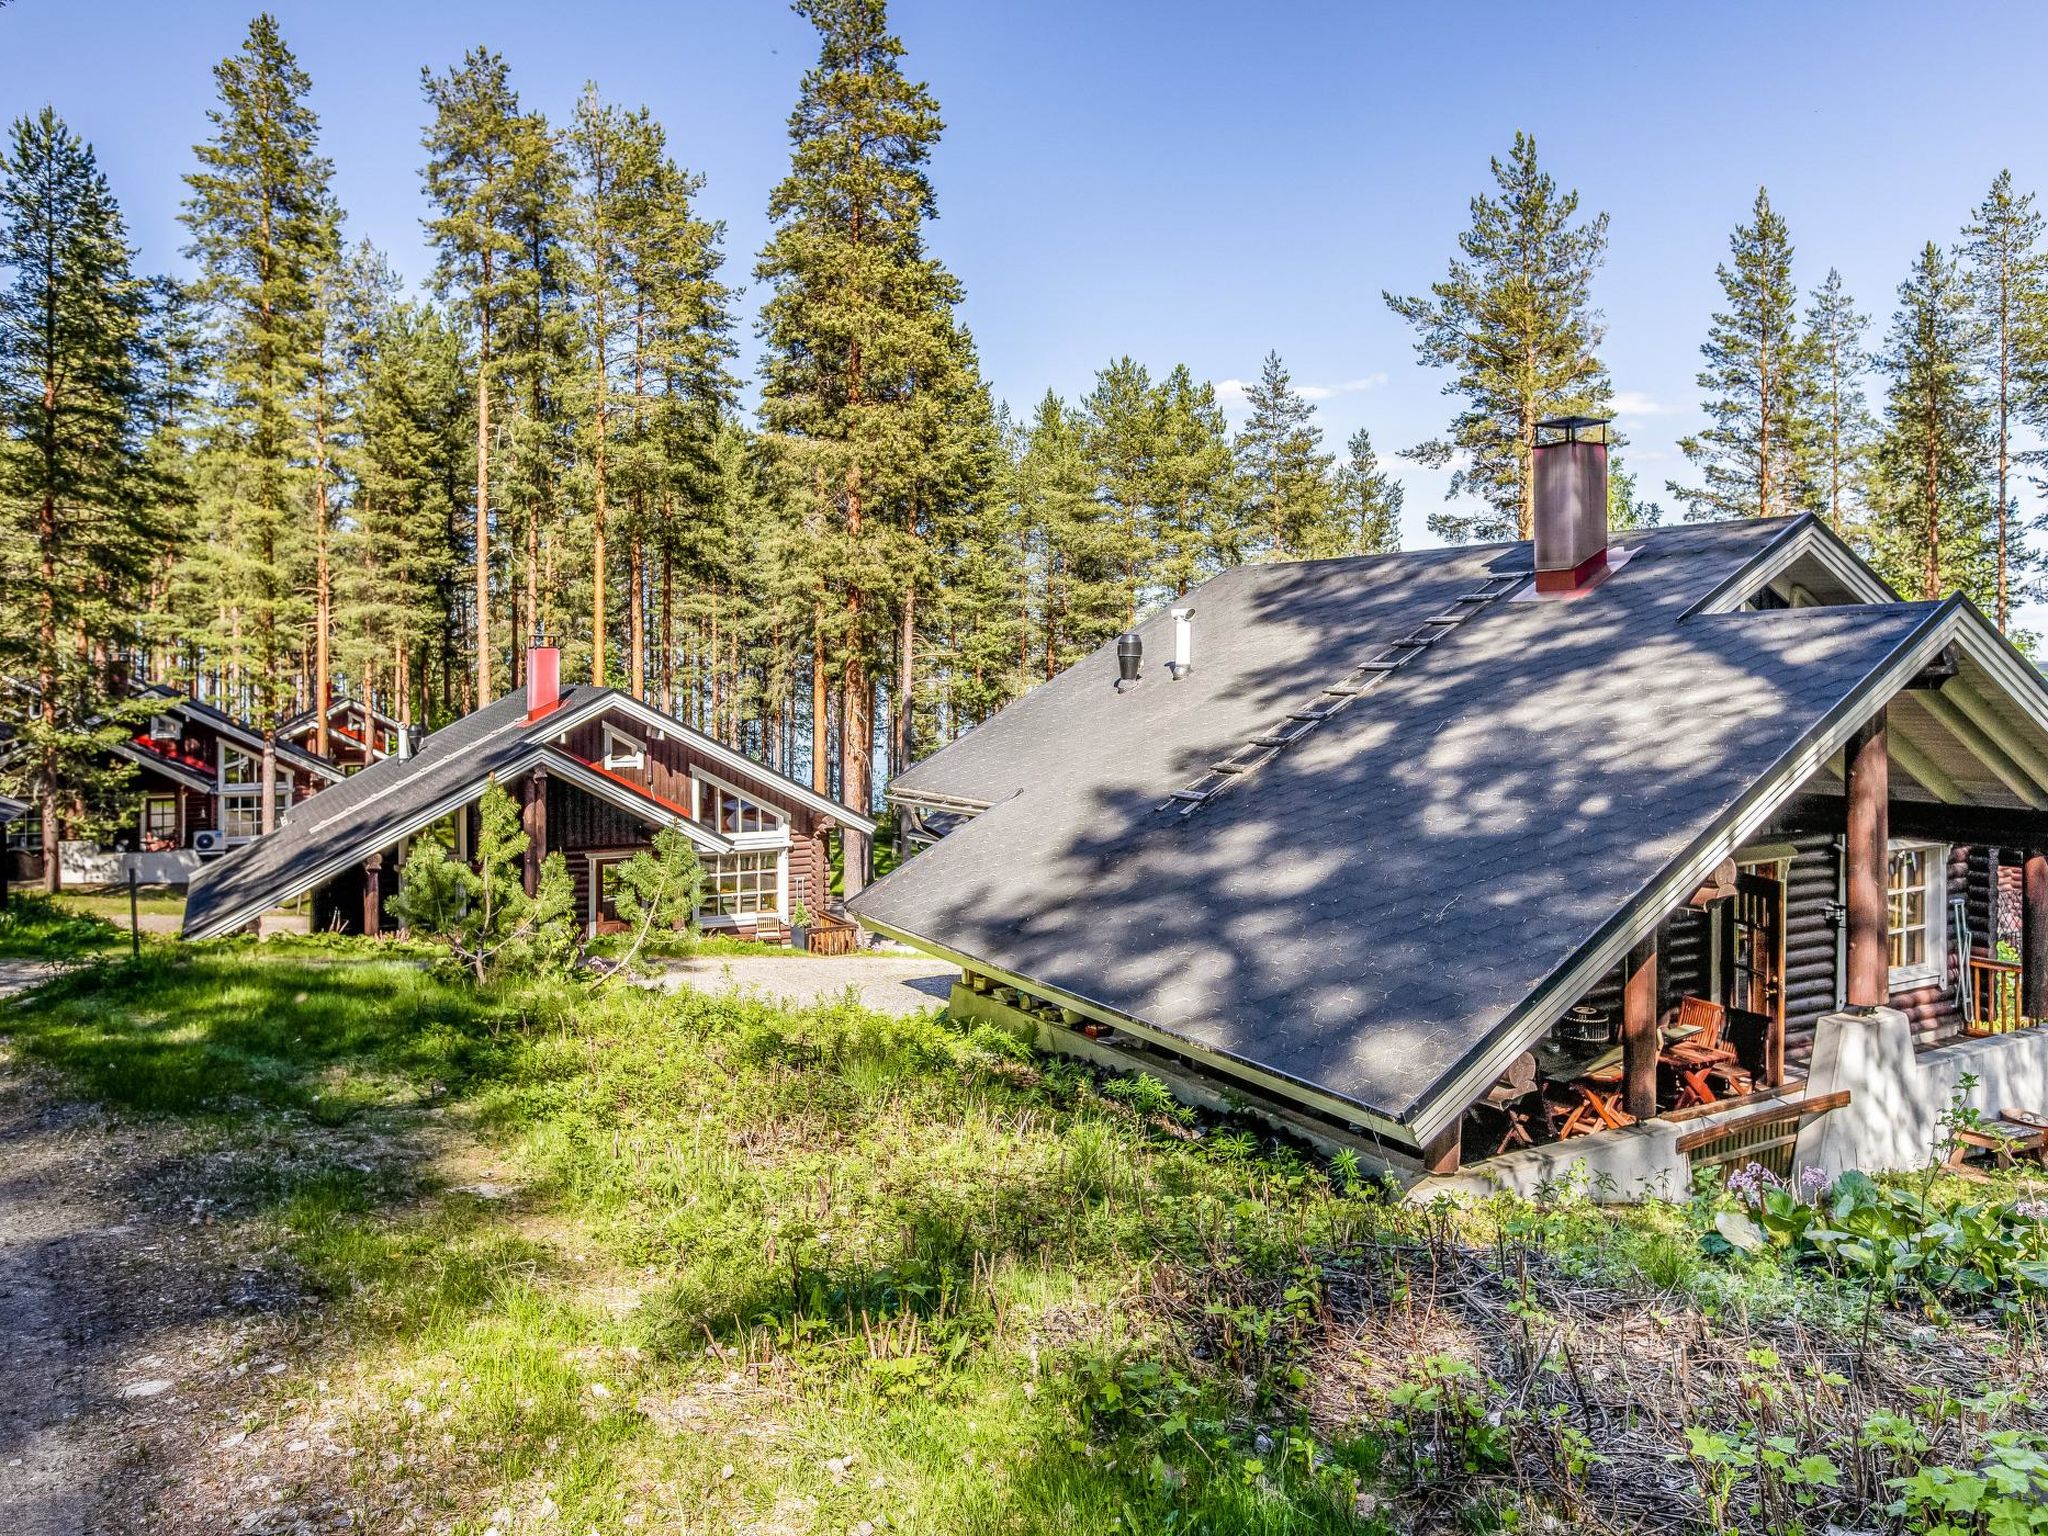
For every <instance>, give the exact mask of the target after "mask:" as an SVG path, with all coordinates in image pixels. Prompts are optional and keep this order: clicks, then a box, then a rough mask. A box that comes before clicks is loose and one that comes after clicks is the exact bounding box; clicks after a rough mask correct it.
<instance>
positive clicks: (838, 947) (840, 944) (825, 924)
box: [804, 917, 860, 955]
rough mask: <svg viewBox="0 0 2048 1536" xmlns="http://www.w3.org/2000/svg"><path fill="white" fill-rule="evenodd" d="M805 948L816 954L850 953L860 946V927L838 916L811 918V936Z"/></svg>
mask: <svg viewBox="0 0 2048 1536" xmlns="http://www.w3.org/2000/svg"><path fill="white" fill-rule="evenodd" d="M804 948H805V949H807V950H809V951H810V952H811V953H812V954H814V955H850V954H853V953H855V952H856V951H857V950H859V948H860V929H859V928H857V927H855V926H854V925H853V924H852V923H842V922H841V921H839V919H838V918H836V917H815V918H812V919H811V932H810V937H809V939H808V940H807V941H806V943H805V944H804Z"/></svg>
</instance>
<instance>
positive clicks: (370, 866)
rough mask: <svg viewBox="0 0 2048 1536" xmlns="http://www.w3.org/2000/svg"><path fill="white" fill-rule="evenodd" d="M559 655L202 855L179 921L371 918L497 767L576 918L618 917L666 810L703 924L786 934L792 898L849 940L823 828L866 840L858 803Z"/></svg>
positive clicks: (197, 929) (190, 926) (828, 937)
mask: <svg viewBox="0 0 2048 1536" xmlns="http://www.w3.org/2000/svg"><path fill="white" fill-rule="evenodd" d="M559 664H560V663H559V656H558V653H557V652H556V651H555V649H554V648H553V647H552V646H538V647H536V648H535V649H534V651H533V652H532V653H531V654H530V656H529V658H528V667H527V677H528V683H527V687H526V688H525V690H523V691H520V692H515V693H510V694H507V695H505V696H504V697H502V698H500V699H497V700H495V701H494V702H492V703H491V704H489V705H487V706H486V707H484V708H483V709H480V710H477V711H476V712H475V713H473V714H470V715H466V716H464V717H463V718H462V719H460V720H457V721H455V722H453V723H452V724H450V725H447V726H445V727H443V728H442V729H440V730H438V731H435V732H434V733H432V734H431V735H429V736H427V737H426V738H425V740H424V741H423V742H421V744H420V746H419V748H418V750H417V751H416V752H414V753H412V754H411V755H408V756H397V755H394V756H388V757H384V758H381V759H379V760H377V761H374V762H372V763H370V764H369V765H368V766H366V767H364V768H363V769H362V770H361V771H359V772H357V773H354V774H352V775H350V776H349V777H348V778H347V779H346V780H345V781H344V782H342V783H340V784H338V785H336V786H335V787H334V788H332V789H330V790H328V791H326V792H325V793H324V794H323V795H322V796H321V798H320V800H319V802H318V804H317V805H315V806H313V807H310V808H309V809H308V810H307V811H306V812H305V813H304V814H302V815H299V816H295V817H294V818H292V820H291V821H290V822H288V823H287V824H286V825H285V826H284V827H282V828H281V829H279V830H278V831H277V832H276V833H274V834H272V835H271V836H270V837H267V838H265V839H263V840H262V841H261V842H259V843H257V844H255V845H253V846H250V847H247V848H244V849H241V850H238V851H237V852H235V853H233V854H230V855H229V856H228V857H227V858H224V859H222V860H220V861H219V862H218V863H217V864H214V865H212V866H210V867H208V868H206V869H204V870H202V871H201V872H200V874H199V875H198V876H197V877H196V878H195V879H194V880H193V882H192V886H191V890H190V893H189V897H188V900H187V903H186V908H185V925H184V932H185V936H186V937H187V938H193V939H199V938H209V937H213V936H215V935H218V934H223V933H230V932H233V931H235V930H236V929H238V928H242V927H245V926H247V925H248V924H249V923H251V922H253V921H254V920H255V919H256V918H257V917H258V916H260V915H261V914H262V913H263V912H265V911H267V910H269V909H270V908H272V907H275V906H277V905H279V904H281V903H283V902H286V901H290V900H293V899H294V898H296V897H299V896H301V895H306V894H308V893H310V894H311V895H312V898H313V904H312V905H313V918H314V926H315V927H316V928H320V929H338V930H340V931H344V932H351V933H360V932H370V933H378V932H383V931H385V930H386V929H387V928H388V927H389V926H390V920H389V914H388V912H387V910H386V909H387V906H388V903H389V901H390V898H391V896H392V895H393V894H394V892H395V890H396V888H397V878H398V871H399V869H400V867H401V865H402V863H403V860H404V856H405V850H406V848H407V846H408V844H409V842H410V840H411V839H412V838H413V837H415V836H418V835H419V834H421V833H422V832H424V831H426V830H427V829H429V828H432V827H437V826H439V827H442V828H445V830H446V832H447V834H448V836H449V838H450V841H451V844H452V846H453V848H454V850H455V853H456V855H457V856H458V857H464V858H466V857H468V856H469V853H470V850H471V848H472V847H473V846H474V842H475V839H476V835H477V802H478V801H479V800H480V799H481V798H482V796H483V793H484V791H485V789H486V788H487V787H488V786H489V785H490V784H491V783H492V782H493V781H496V782H497V783H499V784H500V785H502V786H503V787H504V788H505V789H506V790H507V791H508V792H509V793H511V794H512V795H513V796H514V797H515V798H516V799H517V800H518V801H519V802H520V804H521V807H522V816H523V819H524V825H525V829H526V832H527V834H528V839H529V844H530V846H529V848H528V853H527V870H526V874H527V881H528V885H529V888H530V887H531V884H532V881H533V879H534V878H535V875H536V874H537V872H538V869H539V865H540V862H541V860H542V859H543V858H545V857H546V855H547V854H549V853H560V854H562V855H563V856H564V858H565V860H566V862H567V864H568V868H569V873H570V876H571V878H572V879H573V880H574V881H575V885H576V910H577V913H578V918H579V921H580V922H581V923H582V925H583V927H584V929H585V931H586V932H588V933H591V934H596V933H601V932H605V931H607V930H609V929H612V928H615V927H617V926H618V923H619V918H618V911H617V908H616V906H615V905H614V903H613V900H612V897H611V895H610V893H609V891H608V890H607V886H606V880H605V875H606V872H607V871H608V870H609V869H611V868H613V867H615V866H616V865H618V864H619V863H621V862H623V861H624V860H626V859H629V858H631V857H632V856H633V854H635V853H636V852H638V851H639V850H641V849H643V848H646V847H648V846H649V845H650V844H651V842H652V839H653V835H654V833H655V831H656V830H658V829H659V828H661V827H664V826H671V825H672V826H675V827H677V828H679V829H680V830H681V831H682V832H683V834H684V835H685V836H686V837H688V838H689V840H690V841H691V842H692V843H693V844H694V845H695V847H696V850H697V855H698V858H699V860H700V861H701V862H702V864H703V867H704V871H705V892H704V900H703V905H702V907H701V908H700V910H699V912H698V914H697V916H698V920H699V922H700V923H701V924H702V925H703V926H704V927H706V928H711V929H723V930H726V931H729V932H732V933H735V934H739V935H742V936H746V937H751V938H757V939H762V940H765V941H768V942H775V943H780V942H786V941H787V940H788V939H789V937H790V928H791V926H792V921H793V919H794V918H795V916H796V915H797V912H798V908H799V907H801V908H802V909H803V911H804V913H805V914H806V915H808V916H810V917H811V918H812V919H813V922H814V925H815V927H816V928H817V929H818V930H822V931H819V932H814V933H813V934H812V935H811V940H812V945H813V947H822V946H823V945H825V944H833V945H847V944H850V943H851V942H852V940H853V938H854V933H853V930H852V929H851V927H850V926H848V925H846V924H844V923H839V922H835V921H834V920H833V919H832V918H831V917H830V915H829V914H830V910H831V907H832V904H833V898H832V895H831V890H830V870H829V864H828V853H827V836H828V834H831V833H833V832H835V831H836V832H838V833H840V834H841V835H842V836H849V837H851V838H853V839H858V840H864V839H866V838H867V837H869V836H871V835H872V834H873V832H874V826H875V824H874V822H873V820H872V819H871V818H870V817H868V816H865V815H863V814H861V813H860V812H858V811H856V810H854V809H853V808H851V807H849V806H844V805H841V804H839V803H838V802H837V801H835V800H832V799H830V798H828V797H827V796H824V795H820V794H818V793H816V792H815V791H813V790H811V789H810V788H809V787H808V786H805V785H803V784H799V783H797V782H796V781H795V780H793V779H790V778H786V777H785V776H783V775H782V774H779V773H776V772H775V771H774V770H772V769H769V768H766V767H763V766H762V765H761V764H759V763H756V762H754V761H753V760H752V759H750V758H748V757H746V756H745V755H744V754H742V753H739V752H736V751H734V750H733V749H732V748H730V747H727V746H725V745H723V744H722V743H720V742H717V741H715V740H713V739H712V738H711V737H709V736H706V735H704V734H703V733H702V732H700V731H696V730H693V729H692V728H691V727H689V726H687V725H685V724H684V723H683V722H682V721H680V720H677V719H676V718H674V717H673V716H671V715H667V714H664V713H662V712H661V711H660V710H657V709H655V708H653V707H651V706H650V705H647V704H645V703H642V702H641V701H640V700H638V699H635V698H633V697H632V696H630V695H628V694H625V693H621V692H619V691H617V690H615V689H610V688H596V687H589V686H575V687H569V688H559V687H558V686H557V681H556V680H557V677H558V668H559ZM858 863H859V861H858V860H856V861H855V864H856V867H857V866H858Z"/></svg>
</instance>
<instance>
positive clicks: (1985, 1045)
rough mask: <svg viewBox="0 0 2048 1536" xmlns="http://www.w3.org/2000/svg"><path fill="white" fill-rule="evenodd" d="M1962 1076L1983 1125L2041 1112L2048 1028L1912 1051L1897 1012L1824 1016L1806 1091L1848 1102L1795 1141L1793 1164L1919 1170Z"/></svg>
mask: <svg viewBox="0 0 2048 1536" xmlns="http://www.w3.org/2000/svg"><path fill="white" fill-rule="evenodd" d="M1965 1077H1974V1078H1975V1079H1976V1080H1977V1085H1976V1087H1975V1088H1973V1089H1972V1090H1971V1092H1970V1094H1969V1098H1968V1102H1969V1104H1970V1106H1971V1107H1972V1108H1974V1109H1976V1110H1978V1111H1979V1112H1980V1113H1982V1114H1983V1115H1984V1116H1985V1117H1986V1118H1987V1119H1989V1118H1992V1117H1994V1116H1996V1115H1997V1114H1998V1112H1999V1111H2000V1110H2002V1109H2024V1110H2031V1111H2033V1112H2034V1113H2036V1114H2043V1113H2048V1029H2040V1028H2035V1029H2023V1030H2017V1031H2015V1032H2013V1033H2011V1034H2006V1035H1987V1036H1985V1037H1983V1038H1982V1039H1976V1040H1958V1041H1957V1042H1955V1043H1954V1044H1953V1045H1945V1046H1942V1047H1940V1048H1939V1049H1937V1050H1932V1051H1919V1052H1916V1051H1914V1049H1913V1041H1912V1035H1911V1031H1910V1027H1909V1026H1908V1024H1907V1021H1906V1016H1905V1015H1904V1014H1903V1013H1900V1012H1899V1011H1898V1010H1897V1009H1894V1008H1877V1009H1873V1010H1872V1011H1871V1012H1869V1013H1867V1014H1850V1013H1832V1014H1829V1015H1828V1016H1827V1017H1826V1018H1824V1019H1822V1020H1821V1021H1820V1025H1819V1028H1818V1031H1817V1033H1816V1034H1815V1036H1814V1044H1813V1062H1812V1066H1811V1068H1810V1070H1809V1074H1808V1077H1807V1091H1808V1092H1809V1093H1814V1094H1820V1093H1831V1092H1833V1091H1835V1090H1837V1089H1843V1088H1846V1089H1847V1090H1848V1091H1849V1102H1848V1103H1847V1104H1846V1105H1844V1106H1843V1107H1842V1108H1840V1109H1838V1110H1835V1111H1834V1112H1833V1113H1831V1114H1827V1115H1823V1116H1821V1117H1820V1118H1819V1119H1817V1120H1815V1121H1814V1122H1813V1123H1812V1124H1810V1125H1809V1126H1807V1127H1806V1129H1805V1130H1804V1131H1803V1132H1802V1133H1801V1134H1800V1137H1799V1144H1798V1147H1797V1149H1796V1151H1795V1153H1794V1157H1795V1159H1796V1161H1797V1165H1798V1166H1799V1167H1802V1168H1803V1167H1806V1166H1808V1165H1809V1164H1811V1165H1812V1166H1814V1167H1817V1168H1820V1169H1823V1170H1824V1171H1825V1172H1827V1173H1828V1174H1830V1175H1833V1174H1837V1173H1841V1172H1843V1171H1844V1170H1846V1169H1850V1168H1859V1169H1861V1170H1863V1171H1864V1172H1865V1173H1892V1172H1900V1171H1903V1170H1906V1169H1910V1168H1921V1167H1925V1166H1926V1164H1927V1160H1928V1158H1929V1157H1930V1156H1933V1155H1934V1153H1935V1137H1936V1136H1937V1134H1938V1121H1939V1119H1940V1116H1941V1113H1942V1111H1943V1110H1944V1109H1946V1108H1947V1107H1948V1104H1949V1101H1950V1099H1951V1098H1952V1097H1953V1096H1954V1094H1955V1092H1956V1089H1957V1087H1958V1086H1959V1085H1960V1084H1961V1082H1962V1080H1963V1079H1964V1078H1965ZM1944 1150H1945V1149H1944Z"/></svg>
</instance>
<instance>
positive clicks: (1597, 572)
mask: <svg viewBox="0 0 2048 1536" xmlns="http://www.w3.org/2000/svg"><path fill="white" fill-rule="evenodd" d="M1613 419H1614V418H1613V417H1611V416H1554V417H1552V418H1551V419H1549V420H1548V421H1539V422H1537V423H1536V448H1535V457H1534V462H1533V464H1532V466H1531V474H1532V476H1533V477H1534V480H1535V487H1534V489H1535V493H1536V521H1535V530H1534V531H1535V546H1536V590H1537V591H1538V592H1578V591H1583V590H1584V589H1585V588H1587V587H1589V586H1591V585H1593V583H1595V582H1596V581H1598V580H1599V579H1600V578H1601V576H1602V575H1603V574H1604V573H1605V571H1606V569H1607V443H1608V431H1607V424H1608V423H1609V422H1610V421H1612V420H1613Z"/></svg>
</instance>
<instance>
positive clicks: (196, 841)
mask: <svg viewBox="0 0 2048 1536" xmlns="http://www.w3.org/2000/svg"><path fill="white" fill-rule="evenodd" d="M192 851H193V852H194V853H196V854H200V855H202V856H206V857H211V856H212V855H214V854H217V853H226V852H227V851H228V835H227V833H225V832H223V831H221V830H220V829H219V828H218V827H207V828H206V829H204V830H203V831H199V832H194V833H193V834H192Z"/></svg>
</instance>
